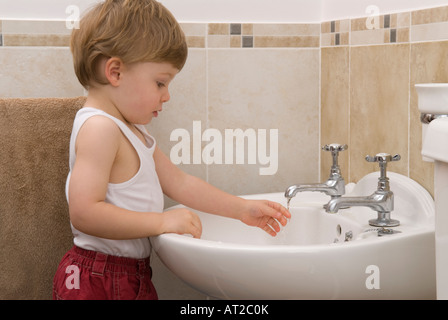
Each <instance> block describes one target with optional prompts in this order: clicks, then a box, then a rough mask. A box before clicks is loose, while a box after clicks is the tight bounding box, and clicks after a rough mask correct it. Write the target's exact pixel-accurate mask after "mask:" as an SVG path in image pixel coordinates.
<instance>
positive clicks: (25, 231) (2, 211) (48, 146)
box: [0, 97, 85, 299]
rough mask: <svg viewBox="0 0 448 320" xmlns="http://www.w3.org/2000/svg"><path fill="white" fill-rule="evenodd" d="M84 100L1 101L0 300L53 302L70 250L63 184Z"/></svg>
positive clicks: (70, 238) (69, 232) (70, 235)
mask: <svg viewBox="0 0 448 320" xmlns="http://www.w3.org/2000/svg"><path fill="white" fill-rule="evenodd" d="M84 102H85V97H79V98H63V99H56V98H55V99H52V98H39V99H0V299H51V297H52V281H53V276H54V273H55V270H56V268H57V266H58V264H59V262H60V260H61V258H62V256H63V255H64V253H65V252H66V251H67V250H68V249H69V248H70V247H71V246H72V234H71V231H70V224H69V217H68V206H67V201H66V198H65V181H66V178H67V174H68V151H69V139H70V133H71V129H72V125H73V119H74V117H75V114H76V112H77V111H78V110H79V109H80V108H81V107H82V105H83V104H84Z"/></svg>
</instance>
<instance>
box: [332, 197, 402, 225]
mask: <svg viewBox="0 0 448 320" xmlns="http://www.w3.org/2000/svg"><path fill="white" fill-rule="evenodd" d="M345 207H368V208H370V209H372V210H374V211H376V212H377V213H378V218H377V219H372V220H369V224H370V225H371V226H375V227H396V226H398V225H399V224H400V222H399V221H398V220H394V219H391V218H390V213H391V211H393V210H394V194H393V192H391V191H375V192H374V193H373V194H371V195H370V196H366V197H339V198H334V199H331V200H330V201H329V202H328V204H327V205H326V206H325V210H326V212H328V213H337V212H338V211H339V209H341V208H345Z"/></svg>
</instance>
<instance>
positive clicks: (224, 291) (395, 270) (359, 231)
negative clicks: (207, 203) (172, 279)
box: [151, 172, 436, 299]
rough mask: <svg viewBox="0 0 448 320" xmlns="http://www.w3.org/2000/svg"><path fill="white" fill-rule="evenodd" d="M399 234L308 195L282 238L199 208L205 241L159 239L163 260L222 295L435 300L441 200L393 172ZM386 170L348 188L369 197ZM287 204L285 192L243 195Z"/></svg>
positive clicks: (296, 201) (359, 210)
mask: <svg viewBox="0 0 448 320" xmlns="http://www.w3.org/2000/svg"><path fill="white" fill-rule="evenodd" d="M389 178H390V184H391V190H392V191H393V192H394V194H395V210H394V211H393V212H392V217H393V218H394V219H398V220H400V222H401V224H400V226H398V227H395V228H393V230H395V232H394V233H393V234H388V235H381V236H379V233H378V231H379V230H380V229H379V228H374V227H371V226H369V225H368V220H369V219H371V218H372V217H375V216H376V212H374V211H372V210H371V209H369V208H363V207H356V208H355V207H353V208H348V209H343V210H340V211H339V213H337V214H329V213H326V212H325V210H324V209H323V205H324V204H326V203H327V202H328V200H329V197H328V196H326V195H324V194H321V193H314V192H313V193H311V192H304V193H300V194H298V195H297V196H296V197H295V198H293V199H292V201H291V203H290V211H291V214H292V217H291V220H290V222H289V223H288V225H287V226H285V227H283V228H282V231H281V232H280V233H279V234H278V235H277V237H271V236H269V235H267V234H266V233H265V232H264V231H262V230H259V229H257V228H253V227H249V226H246V225H244V224H243V223H241V222H239V221H236V220H232V219H228V218H223V217H220V216H214V215H209V214H205V213H202V212H197V213H198V214H199V216H200V218H201V221H202V224H203V234H202V237H201V239H194V238H192V237H190V236H187V235H177V234H163V235H160V236H158V237H154V238H152V239H151V241H152V244H153V247H154V249H155V251H156V253H157V254H158V256H159V258H160V260H161V261H162V262H163V263H164V264H165V265H166V267H167V268H169V269H170V270H171V271H172V272H173V273H174V274H175V275H177V276H178V277H179V278H180V279H182V280H183V281H184V282H186V283H187V284H188V285H190V286H191V287H193V288H195V289H197V290H199V291H201V292H203V293H204V294H206V295H208V296H210V297H213V298H217V299H435V296H436V287H435V249H434V202H433V200H432V198H431V196H430V195H429V194H428V193H427V192H426V190H425V189H424V188H422V187H421V186H420V185H419V184H418V183H416V182H415V181H413V180H411V179H409V178H407V177H405V176H402V175H399V174H396V173H393V172H390V173H389ZM377 180H378V173H372V174H369V175H367V176H365V177H364V178H363V179H361V180H360V181H359V182H358V183H357V184H356V185H355V184H349V185H347V189H346V191H347V196H352V195H353V196H358V195H368V194H370V193H371V192H372V191H373V190H375V189H376V184H377ZM243 197H244V198H248V199H269V200H273V201H277V202H279V203H282V204H283V205H285V206H286V200H285V198H284V193H283V192H278V193H268V194H257V195H247V196H243Z"/></svg>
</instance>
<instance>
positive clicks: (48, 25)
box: [3, 20, 72, 35]
mask: <svg viewBox="0 0 448 320" xmlns="http://www.w3.org/2000/svg"><path fill="white" fill-rule="evenodd" d="M71 32H72V29H70V28H67V25H66V22H65V21H32V20H4V21H3V33H5V34H65V35H70V34H71Z"/></svg>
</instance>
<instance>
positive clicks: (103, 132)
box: [77, 114, 121, 144]
mask: <svg viewBox="0 0 448 320" xmlns="http://www.w3.org/2000/svg"><path fill="white" fill-rule="evenodd" d="M120 138H121V131H120V128H119V127H118V125H117V124H116V123H115V121H113V120H112V119H111V118H109V117H107V116H105V115H101V114H97V115H92V116H91V117H89V118H87V119H86V120H85V121H84V122H83V124H82V126H81V128H80V129H79V132H78V138H77V141H82V142H83V143H88V144H91V143H95V142H101V143H107V142H109V143H113V142H114V141H118V140H119V139H120Z"/></svg>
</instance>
